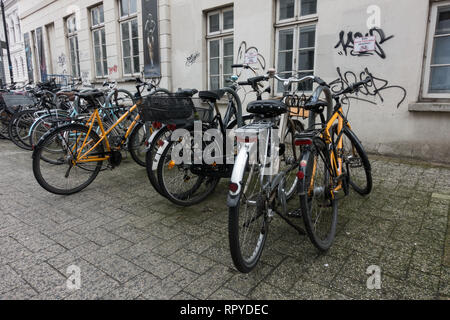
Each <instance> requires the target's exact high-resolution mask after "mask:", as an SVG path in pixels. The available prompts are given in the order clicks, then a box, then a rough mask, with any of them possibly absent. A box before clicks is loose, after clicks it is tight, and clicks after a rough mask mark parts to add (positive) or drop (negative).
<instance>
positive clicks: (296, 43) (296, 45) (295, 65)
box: [274, 21, 317, 94]
mask: <svg viewBox="0 0 450 320" xmlns="http://www.w3.org/2000/svg"><path fill="white" fill-rule="evenodd" d="M310 26H314V27H315V37H314V66H313V70H312V72H313V74H314V72H315V70H316V69H317V22H315V21H314V22H307V23H297V24H288V25H285V26H282V27H277V28H276V29H275V32H276V37H275V39H276V40H275V66H276V67H277V69H278V63H279V58H280V56H279V54H280V31H283V30H291V29H292V30H294V35H293V46H292V51H293V57H292V58H293V59H292V69H291V70H290V71H280V70H277V71H278V72H280V73H282V74H284V73H292V74H294V75H295V74H298V73H300V72H301V71H300V70H299V61H298V60H299V59H298V58H299V53H300V51H301V50H310V49H311V48H312V47H308V48H300V29H301V28H305V27H310ZM302 72H311V71H305V70H303V71H302ZM276 84H277V83H276ZM274 91H275V93H276V94H282V93H283V91H282V90H279V86H278V85H276V86H275V90H274ZM313 91H314V85H313V89H312V90H311V91H305V93H306V94H310V93H312V92H313Z"/></svg>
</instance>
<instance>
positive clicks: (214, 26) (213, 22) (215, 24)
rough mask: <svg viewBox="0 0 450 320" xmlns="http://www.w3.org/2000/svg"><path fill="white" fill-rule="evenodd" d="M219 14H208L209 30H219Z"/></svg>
mask: <svg viewBox="0 0 450 320" xmlns="http://www.w3.org/2000/svg"><path fill="white" fill-rule="evenodd" d="M219 20H220V19H219V14H218V13H217V14H214V15H211V16H209V32H217V31H220V26H219V24H220V23H219Z"/></svg>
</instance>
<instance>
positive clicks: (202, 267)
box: [168, 249, 215, 274]
mask: <svg viewBox="0 0 450 320" xmlns="http://www.w3.org/2000/svg"><path fill="white" fill-rule="evenodd" d="M168 259H169V260H171V261H173V262H175V263H177V264H180V265H182V266H184V267H185V268H186V269H189V270H191V271H193V272H196V273H199V274H203V273H204V272H205V271H207V270H208V269H210V268H211V267H212V266H213V265H214V264H215V263H214V261H212V260H210V259H208V258H205V257H202V256H200V255H198V254H196V253H193V252H191V251H188V250H186V249H181V250H179V251H177V252H175V253H174V254H172V255H171V256H169V257H168Z"/></svg>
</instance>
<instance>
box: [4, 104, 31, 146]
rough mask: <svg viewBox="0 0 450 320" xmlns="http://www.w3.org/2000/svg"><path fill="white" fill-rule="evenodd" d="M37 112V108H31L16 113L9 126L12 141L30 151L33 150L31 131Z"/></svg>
mask: <svg viewBox="0 0 450 320" xmlns="http://www.w3.org/2000/svg"><path fill="white" fill-rule="evenodd" d="M35 112H36V110H34V109H30V110H25V111H21V112H18V113H16V114H14V116H13V118H12V119H11V121H10V122H9V126H8V133H9V137H10V138H11V141H12V142H13V143H14V144H15V145H16V146H18V147H19V148H21V149H24V150H28V151H31V150H32V146H31V145H30V144H29V142H30V140H29V138H30V135H29V132H30V128H31V126H32V125H33V123H34V120H35V117H34V113H35Z"/></svg>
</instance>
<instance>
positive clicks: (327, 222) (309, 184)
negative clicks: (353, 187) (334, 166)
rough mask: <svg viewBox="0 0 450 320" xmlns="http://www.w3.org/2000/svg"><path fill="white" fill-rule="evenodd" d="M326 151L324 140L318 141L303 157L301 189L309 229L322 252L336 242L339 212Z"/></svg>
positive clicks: (303, 211) (304, 218) (312, 239)
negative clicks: (304, 165) (303, 167)
mask: <svg viewBox="0 0 450 320" xmlns="http://www.w3.org/2000/svg"><path fill="white" fill-rule="evenodd" d="M327 152H328V151H327V148H326V145H325V143H323V142H319V141H317V142H316V145H315V147H313V149H312V151H311V152H308V153H307V154H306V155H305V156H304V157H303V159H302V160H304V161H306V168H305V169H304V170H305V171H304V172H303V173H304V175H305V176H304V179H303V184H301V186H300V192H299V193H300V209H301V212H302V214H303V221H304V223H305V227H306V231H307V233H308V236H309V238H310V240H311V242H312V243H313V244H314V245H315V246H316V247H317V248H318V249H319V250H321V251H327V250H328V249H329V248H330V247H331V245H332V243H333V240H334V237H335V235H336V226H337V214H338V201H337V199H336V198H335V196H334V195H333V192H332V189H333V183H332V177H331V174H330V171H329V170H328V164H327V163H326V161H327V159H328V156H327ZM302 162H303V161H302ZM303 163H305V162H303Z"/></svg>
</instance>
